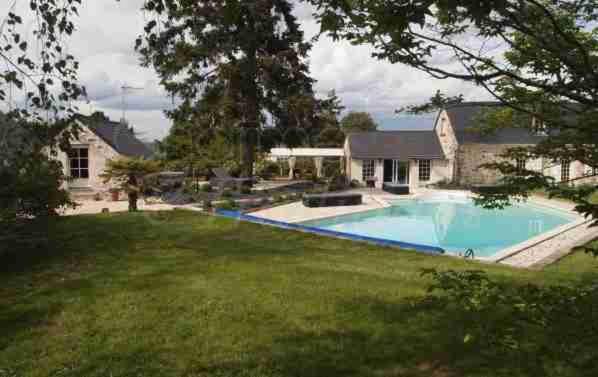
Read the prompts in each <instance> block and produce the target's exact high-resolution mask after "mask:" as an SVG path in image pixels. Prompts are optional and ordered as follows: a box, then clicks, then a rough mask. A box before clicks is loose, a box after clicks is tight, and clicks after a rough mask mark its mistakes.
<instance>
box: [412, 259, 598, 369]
mask: <svg viewBox="0 0 598 377" xmlns="http://www.w3.org/2000/svg"><path fill="white" fill-rule="evenodd" d="M424 275H425V276H427V275H429V276H431V277H432V279H433V284H432V285H431V286H430V288H429V292H430V296H429V297H428V300H431V301H433V302H435V303H436V304H437V305H439V306H440V307H438V309H439V310H443V311H447V312H455V311H457V312H458V313H459V316H456V317H455V318H454V319H453V320H454V322H453V325H454V329H455V335H456V336H458V337H459V338H461V339H462V342H463V343H468V344H470V347H471V348H473V349H476V350H478V351H480V352H483V353H484V355H483V356H486V357H489V358H492V357H494V353H496V352H498V353H500V354H501V357H502V358H507V359H510V360H521V361H524V362H522V363H521V364H520V366H521V367H522V368H524V370H525V369H528V372H536V373H538V374H539V375H546V373H547V372H548V371H555V370H558V371H559V374H560V375H572V376H573V375H581V374H584V375H588V376H589V375H595V374H596V373H598V367H597V364H596V362H595V361H596V358H597V357H598V329H597V328H596V326H595V323H596V321H597V320H598V317H597V314H596V313H598V287H597V286H596V285H587V284H582V285H575V286H537V285H532V284H528V285H524V286H521V287H512V286H508V285H506V284H501V283H499V282H496V281H495V280H493V279H491V278H489V277H488V276H487V274H486V273H485V272H482V271H437V270H426V271H424ZM553 368H558V369H553ZM579 373H581V374H579Z"/></svg>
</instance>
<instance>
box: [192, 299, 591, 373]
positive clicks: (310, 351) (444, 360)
mask: <svg viewBox="0 0 598 377" xmlns="http://www.w3.org/2000/svg"><path fill="white" fill-rule="evenodd" d="M443 308H444V310H443ZM445 309H446V306H445V304H440V303H439V302H434V301H429V300H417V301H413V302H411V301H409V300H403V301H402V302H400V303H393V302H387V301H384V300H383V299H380V298H376V297H365V296H364V297H358V298H356V299H354V300H351V301H346V302H342V303H340V304H339V305H338V310H337V311H338V313H339V317H342V316H343V314H342V313H347V312H351V313H353V314H354V315H357V317H358V318H362V320H361V321H360V323H347V324H346V325H345V326H343V329H340V330H339V329H334V330H332V329H328V330H321V331H319V330H312V331H307V330H305V329H294V330H292V331H291V332H292V334H291V335H286V336H281V337H279V338H277V339H275V341H274V343H273V345H272V347H271V348H267V349H260V350H257V351H253V352H250V355H251V357H250V358H248V360H247V361H246V362H234V363H233V362H231V363H223V364H219V365H212V366H209V367H206V368H203V369H201V370H196V371H194V372H200V374H201V373H205V374H206V375H211V376H212V375H214V376H224V375H226V376H245V375H258V374H259V375H264V376H266V375H267V376H293V377H306V376H372V377H375V376H415V377H420V376H421V377H424V376H425V377H430V376H432V377H450V376H479V377H485V376H493V377H494V376H525V377H527V376H529V377H532V376H533V377H535V376H555V377H556V376H559V377H561V376H595V375H596V374H595V373H596V368H595V367H594V368H591V370H590V369H588V370H587V371H584V370H582V371H580V370H579V369H575V368H571V364H570V363H569V361H568V360H566V359H565V358H564V357H565V356H563V358H562V359H559V357H554V353H553V354H552V357H551V356H546V355H545V354H543V351H542V350H546V349H547V348H549V347H551V342H550V341H549V340H547V339H546V338H543V339H538V342H537V343H536V344H533V342H534V339H533V337H529V334H522V338H524V337H527V339H524V340H525V342H526V343H523V344H522V346H521V348H520V349H510V350H507V349H505V348H504V347H503V346H500V345H497V344H492V343H491V342H487V341H486V340H485V339H477V340H472V341H470V342H465V341H464V338H465V335H466V334H467V323H466V321H467V315H466V314H465V313H464V312H463V311H461V310H458V309H457V310H445ZM586 319H588V320H590V319H592V318H586ZM480 320H486V321H488V322H489V323H490V322H492V321H496V320H498V319H497V318H496V317H494V316H490V317H488V318H481V319H480ZM513 320H516V319H515V318H513ZM500 321H501V322H500V323H499V324H498V326H506V327H508V326H509V324H508V321H507V322H505V321H504V318H503V319H500ZM495 326H496V324H495ZM562 330H563V332H567V331H568V330H567V329H562ZM556 334H558V331H557V332H556ZM541 342H544V343H541ZM583 347H584V348H582V349H578V352H587V353H589V354H595V350H596V347H598V341H597V340H596V339H592V340H591V341H589V342H585V343H584V344H583ZM265 371H268V372H267V373H266V372H265ZM586 372H587V373H586ZM256 373H257V374H256Z"/></svg>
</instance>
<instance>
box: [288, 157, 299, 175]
mask: <svg viewBox="0 0 598 377" xmlns="http://www.w3.org/2000/svg"><path fill="white" fill-rule="evenodd" d="M288 161H289V179H291V180H292V179H293V178H295V162H296V161H297V158H296V157H289V159H288Z"/></svg>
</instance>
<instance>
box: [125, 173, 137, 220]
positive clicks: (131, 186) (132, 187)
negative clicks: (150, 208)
mask: <svg viewBox="0 0 598 377" xmlns="http://www.w3.org/2000/svg"><path fill="white" fill-rule="evenodd" d="M127 186H128V187H127V194H128V196H129V212H137V199H138V198H139V191H138V187H137V177H135V176H134V175H131V176H129V181H128V182H127Z"/></svg>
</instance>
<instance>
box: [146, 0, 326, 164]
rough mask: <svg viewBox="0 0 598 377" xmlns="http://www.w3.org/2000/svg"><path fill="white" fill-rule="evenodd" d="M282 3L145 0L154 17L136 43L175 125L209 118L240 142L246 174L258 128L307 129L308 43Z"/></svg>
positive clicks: (284, 1) (281, 0) (310, 103)
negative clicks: (171, 103) (271, 124)
mask: <svg viewBox="0 0 598 377" xmlns="http://www.w3.org/2000/svg"><path fill="white" fill-rule="evenodd" d="M292 8H293V7H292V5H291V4H290V2H289V1H287V0H254V1H239V0H237V1H234V0H216V1H210V2H197V1H165V0H148V1H146V3H145V5H144V10H145V11H146V12H148V14H149V15H152V16H153V17H152V19H151V20H150V21H149V22H148V23H147V25H146V26H145V29H144V31H145V33H144V34H143V35H142V36H140V37H139V38H138V40H137V44H136V45H137V49H138V51H139V52H140V53H141V56H142V63H143V64H144V65H145V66H153V67H154V68H155V69H156V71H157V73H158V75H159V76H160V78H161V80H162V85H163V86H164V88H165V89H166V90H167V91H168V93H169V94H170V95H172V96H173V97H175V98H177V99H178V100H180V104H179V105H178V106H177V108H176V109H175V110H173V111H171V112H169V116H170V117H171V118H173V119H175V120H176V121H179V122H180V121H187V122H190V123H191V124H198V118H201V117H205V116H206V114H212V115H213V116H214V117H215V119H216V118H217V119H216V120H217V122H218V124H219V125H220V126H224V125H229V126H230V125H233V126H235V127H236V129H237V131H238V132H239V134H240V136H241V140H242V145H243V148H242V153H241V158H242V162H243V173H244V174H245V175H251V174H252V170H253V162H254V151H255V146H256V143H257V137H258V133H259V131H260V130H261V129H262V127H263V125H264V123H265V121H266V119H267V118H268V117H273V118H274V120H275V122H276V124H277V125H278V126H279V127H282V128H285V127H306V126H309V122H311V121H312V120H313V119H312V117H311V114H313V111H312V110H311V108H313V107H314V106H315V104H316V101H314V99H313V97H314V96H313V90H312V84H313V80H312V79H311V78H310V77H309V72H308V66H307V64H306V62H305V59H306V57H307V53H308V51H309V49H310V47H311V46H310V44H309V43H307V42H305V41H304V40H303V32H302V31H301V30H300V28H299V24H298V22H297V19H296V18H295V17H294V16H293V14H292Z"/></svg>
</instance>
